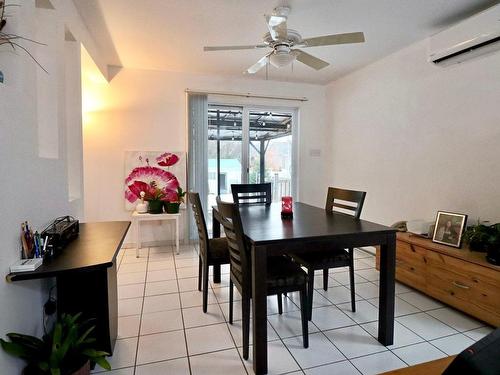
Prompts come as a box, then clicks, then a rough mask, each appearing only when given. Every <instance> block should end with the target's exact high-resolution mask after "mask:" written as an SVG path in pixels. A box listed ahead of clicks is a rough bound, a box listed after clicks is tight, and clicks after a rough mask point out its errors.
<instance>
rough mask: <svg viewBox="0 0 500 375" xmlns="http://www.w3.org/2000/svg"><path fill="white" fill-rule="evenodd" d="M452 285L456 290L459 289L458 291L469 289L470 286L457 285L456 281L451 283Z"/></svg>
mask: <svg viewBox="0 0 500 375" xmlns="http://www.w3.org/2000/svg"><path fill="white" fill-rule="evenodd" d="M452 284H453V285H455V286H456V287H457V288H460V289H470V286H467V285H464V284H462V283H459V282H458V281H453V282H452Z"/></svg>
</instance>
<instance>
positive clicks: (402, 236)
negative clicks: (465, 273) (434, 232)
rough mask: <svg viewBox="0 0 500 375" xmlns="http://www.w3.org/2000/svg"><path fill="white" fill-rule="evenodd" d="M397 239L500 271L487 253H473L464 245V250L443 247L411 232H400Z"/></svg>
mask: <svg viewBox="0 0 500 375" xmlns="http://www.w3.org/2000/svg"><path fill="white" fill-rule="evenodd" d="M397 239H398V240H399V241H404V242H407V243H409V244H412V245H416V246H420V247H424V248H426V249H429V250H432V251H435V252H437V253H440V254H444V255H448V256H450V257H454V258H458V259H463V260H464V261H467V262H470V263H474V264H477V265H480V266H484V267H488V268H491V269H494V270H496V271H500V266H495V265H494V264H491V263H489V262H488V261H487V260H486V253H481V252H478V251H471V250H470V249H469V247H468V246H466V245H465V244H462V248H460V249H457V248H455V247H451V246H446V245H441V244H438V243H435V242H432V240H430V239H427V238H423V237H420V236H418V235H416V234H413V233H409V232H398V233H397Z"/></svg>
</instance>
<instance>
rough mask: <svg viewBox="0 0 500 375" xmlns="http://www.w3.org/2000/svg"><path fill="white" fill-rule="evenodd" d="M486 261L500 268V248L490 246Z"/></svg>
mask: <svg viewBox="0 0 500 375" xmlns="http://www.w3.org/2000/svg"><path fill="white" fill-rule="evenodd" d="M486 260H487V261H488V262H489V263H491V264H494V265H496V266H500V246H491V245H490V246H488V252H487V254H486Z"/></svg>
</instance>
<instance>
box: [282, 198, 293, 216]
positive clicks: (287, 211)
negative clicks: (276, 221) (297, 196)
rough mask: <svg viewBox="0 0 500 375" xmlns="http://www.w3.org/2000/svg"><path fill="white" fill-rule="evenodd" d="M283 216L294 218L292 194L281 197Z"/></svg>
mask: <svg viewBox="0 0 500 375" xmlns="http://www.w3.org/2000/svg"><path fill="white" fill-rule="evenodd" d="M281 218H282V219H291V218H293V199H292V197H290V196H284V197H281Z"/></svg>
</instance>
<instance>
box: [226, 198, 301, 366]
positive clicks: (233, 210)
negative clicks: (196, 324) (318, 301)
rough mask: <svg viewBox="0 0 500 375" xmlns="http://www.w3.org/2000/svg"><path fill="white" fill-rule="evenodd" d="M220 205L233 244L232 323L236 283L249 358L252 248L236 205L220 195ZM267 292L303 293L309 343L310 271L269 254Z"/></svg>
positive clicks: (244, 348)
mask: <svg viewBox="0 0 500 375" xmlns="http://www.w3.org/2000/svg"><path fill="white" fill-rule="evenodd" d="M217 208H218V211H219V215H220V219H221V224H222V226H223V227H224V232H225V233H226V238H227V243H228V247H229V259H230V261H231V271H230V279H229V323H230V324H232V323H233V286H236V288H237V289H238V291H239V292H240V294H241V299H242V320H243V324H242V328H243V358H244V359H248V348H249V330H250V298H251V296H252V272H251V260H250V249H249V247H248V244H247V242H246V240H245V235H244V233H243V226H242V223H241V217H240V211H239V208H238V206H237V205H236V204H234V203H226V202H222V201H221V200H220V197H217ZM266 284H267V295H268V296H270V295H275V294H277V295H278V294H282V293H287V292H296V291H298V292H299V293H300V309H301V317H302V340H303V345H304V348H307V347H308V346H309V336H308V322H307V309H308V301H307V274H306V273H305V272H304V271H303V270H302V269H301V268H300V266H299V265H298V264H296V263H294V262H293V261H292V260H290V259H288V258H286V257H269V258H268V259H267V279H266Z"/></svg>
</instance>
